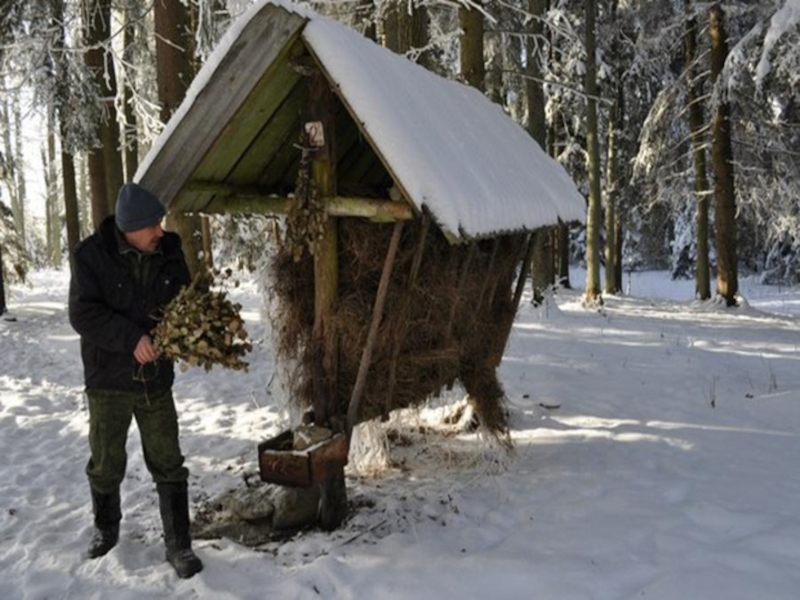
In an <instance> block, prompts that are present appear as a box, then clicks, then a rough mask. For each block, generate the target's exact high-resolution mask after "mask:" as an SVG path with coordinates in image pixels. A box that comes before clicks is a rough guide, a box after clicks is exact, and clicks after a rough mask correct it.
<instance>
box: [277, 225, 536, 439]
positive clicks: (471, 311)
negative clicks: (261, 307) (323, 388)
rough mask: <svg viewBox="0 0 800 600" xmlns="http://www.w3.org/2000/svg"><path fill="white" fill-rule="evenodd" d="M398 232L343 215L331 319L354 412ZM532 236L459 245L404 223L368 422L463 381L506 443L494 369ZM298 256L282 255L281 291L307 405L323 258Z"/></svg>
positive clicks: (280, 325) (281, 319)
mask: <svg viewBox="0 0 800 600" xmlns="http://www.w3.org/2000/svg"><path fill="white" fill-rule="evenodd" d="M392 228H393V226H392V225H377V224H374V223H368V222H365V221H362V220H358V219H339V257H338V258H339V286H338V297H337V301H336V304H335V306H334V313H333V316H332V322H333V324H334V326H335V328H336V332H337V335H338V340H339V355H338V361H339V362H338V367H339V371H338V379H337V381H336V402H337V413H338V414H342V415H343V414H345V413H346V412H347V404H348V402H349V400H350V397H351V395H352V392H353V387H354V385H355V381H356V376H357V373H358V368H359V363H360V361H361V357H362V349H363V348H364V345H365V342H366V339H367V332H368V330H369V325H370V320H371V318H372V312H373V307H374V304H375V297H376V293H377V289H378V284H379V281H380V276H381V271H382V268H383V264H384V260H385V256H386V251H387V248H388V247H389V241H390V237H391V235H392ZM525 239H526V238H525V236H524V235H523V234H513V235H505V236H500V237H497V238H493V239H487V240H482V241H478V242H472V243H471V244H461V245H450V244H449V243H448V242H447V240H446V239H445V238H444V236H443V235H442V233H441V232H440V231H439V229H438V228H437V227H433V226H432V227H425V225H424V220H422V219H418V220H416V221H414V222H413V223H408V224H406V226H405V228H404V231H403V235H402V238H401V240H400V246H399V249H398V253H397V257H396V260H395V264H394V268H393V271H392V275H391V280H390V283H389V289H388V295H387V298H386V305H385V308H384V313H383V319H382V321H381V324H380V328H379V330H378V334H379V335H378V338H377V343H376V345H375V348H374V350H373V354H372V362H371V364H370V368H369V374H368V378H367V381H366V386H365V389H364V392H363V397H362V400H361V403H360V406H359V414H358V419H357V421H358V422H363V421H366V420H369V419H372V418H375V417H378V416H384V417H385V416H387V415H388V413H389V412H390V411H392V410H395V409H398V408H406V407H410V406H416V405H419V404H420V403H422V402H424V401H425V399H426V398H428V397H429V396H431V395H437V394H438V393H439V392H440V391H441V390H442V388H450V387H451V386H452V385H453V384H454V382H455V381H456V380H458V381H460V382H461V384H462V385H463V387H464V389H465V390H466V392H467V393H468V394H469V396H470V400H471V402H472V403H473V405H474V407H475V412H476V414H477V415H478V417H479V418H480V420H481V422H482V424H483V425H485V426H486V427H487V428H488V430H489V431H490V432H491V433H493V434H495V435H496V436H498V437H499V438H504V439H507V422H506V416H505V411H504V410H503V403H504V397H505V394H504V391H503V388H502V386H501V385H500V382H499V381H498V380H497V377H496V373H495V369H496V367H497V366H498V365H499V364H500V359H501V358H502V355H503V350H504V348H505V345H506V341H507V339H508V334H509V331H510V327H509V325H510V323H511V321H512V320H513V317H514V311H515V309H516V306H515V305H514V302H513V290H512V287H513V283H514V281H515V270H516V267H517V265H518V264H519V262H520V260H521V258H522V254H523V252H524V247H525ZM420 248H421V250H420ZM296 257H297V254H296V253H295V252H293V251H292V250H291V249H290V248H286V247H284V248H283V249H280V250H279V251H278V253H277V254H276V255H275V258H274V259H273V262H272V265H271V270H272V282H273V283H272V292H273V294H274V295H275V296H276V298H277V300H278V308H277V315H276V318H275V320H274V323H275V325H276V331H277V336H278V340H277V342H278V355H279V359H281V360H282V362H283V363H284V366H286V367H289V368H290V369H291V370H290V373H289V378H288V380H289V382H290V385H291V387H292V390H291V392H292V398H293V399H294V400H295V401H297V402H298V403H299V404H300V408H303V407H306V406H310V405H311V404H312V401H313V398H314V393H313V379H314V378H313V374H314V361H315V356H317V353H318V352H320V351H321V349H320V348H318V347H316V346H315V339H314V337H313V336H312V330H313V325H314V266H313V258H312V257H311V256H309V254H308V253H307V252H306V253H305V254H304V255H303V256H302V258H301V259H300V260H299V261H298V260H296ZM415 259H416V262H417V263H418V267H417V268H416V269H415ZM415 270H416V277H415V278H414V271H415ZM412 278H413V279H414V280H413V281H412Z"/></svg>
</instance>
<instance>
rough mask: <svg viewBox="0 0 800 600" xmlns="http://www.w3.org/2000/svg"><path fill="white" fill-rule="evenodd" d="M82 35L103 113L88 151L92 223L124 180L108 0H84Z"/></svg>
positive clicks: (105, 210) (102, 214) (108, 211)
mask: <svg viewBox="0 0 800 600" xmlns="http://www.w3.org/2000/svg"><path fill="white" fill-rule="evenodd" d="M83 8H84V19H83V36H84V44H85V46H86V48H88V49H87V51H86V53H85V54H84V60H85V62H86V66H87V67H88V68H89V70H90V71H91V72H92V73H93V75H94V81H95V85H96V87H97V90H98V94H99V95H100V102H101V103H102V105H103V117H102V119H101V122H100V123H99V124H98V126H97V137H98V140H99V142H100V147H99V148H93V149H92V150H90V152H89V174H90V177H89V185H90V187H91V190H92V192H91V193H92V221H93V222H94V225H95V227H97V226H98V225H99V224H100V222H101V221H102V220H103V219H104V218H105V217H106V216H107V215H109V214H111V213H112V212H113V211H114V203H115V201H116V198H117V192H118V191H119V188H120V187H121V186H122V183H123V176H122V156H121V153H120V137H119V125H118V124H117V109H116V107H115V106H114V100H115V98H116V96H117V81H116V76H115V74H114V61H113V58H112V55H111V52H107V51H106V50H107V46H108V45H109V44H111V0H83Z"/></svg>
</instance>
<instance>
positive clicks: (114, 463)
mask: <svg viewBox="0 0 800 600" xmlns="http://www.w3.org/2000/svg"><path fill="white" fill-rule="evenodd" d="M164 213H165V211H164V207H163V205H162V204H161V202H160V201H159V200H158V198H156V197H155V196H154V195H153V194H151V193H150V192H148V191H147V190H145V189H144V188H142V187H140V186H138V185H136V184H133V183H130V184H127V185H124V186H123V187H122V188H121V189H120V192H119V196H118V198H117V204H116V210H115V214H114V215H112V216H110V217H108V218H106V219H105V220H104V221H103V222H102V223H101V225H100V227H99V228H98V230H97V232H95V233H94V234H93V235H92V236H90V237H88V238H87V239H86V240H84V241H83V242H81V243H80V244H78V245H77V246H76V247H75V250H74V252H73V255H72V261H71V267H72V279H71V281H70V290H69V319H70V323H71V324H72V326H73V327H74V329H75V330H76V331H77V332H78V333H79V334H80V336H81V357H82V358H83V367H84V379H85V382H86V396H87V399H88V405H89V447H90V450H91V458H90V459H89V463H88V464H87V466H86V474H87V475H88V477H89V485H90V488H91V494H92V507H93V509H94V530H93V534H92V539H91V542H90V544H89V549H88V552H87V554H88V557H89V558H97V557H99V556H103V555H105V554H107V553H108V552H109V551H110V550H111V549H112V548H113V547H114V546H115V545H116V543H117V540H118V539H119V522H120V519H121V518H122V515H121V511H120V495H119V486H120V484H121V483H122V480H123V478H124V477H125V465H126V461H127V455H126V453H125V442H126V440H127V437H128V428H129V427H130V423H131V419H132V417H136V423H137V425H138V427H139V433H140V436H141V440H142V450H143V452H144V460H145V464H146V465H147V468H148V470H149V471H150V474H151V476H152V477H153V480H154V481H155V483H156V489H157V490H158V497H159V508H160V512H161V519H162V522H163V525H164V541H165V544H166V549H167V550H166V559H167V561H169V563H170V564H171V565H172V567H173V568H174V569H175V571H176V573H177V574H178V575H179V576H180V577H182V578H188V577H191V576H192V575H194V574H195V573H198V572H199V571H201V570H202V568H203V564H202V562H200V559H199V558H197V556H196V555H195V554H194V552H193V551H192V545H191V538H190V536H189V503H188V494H187V483H186V481H187V478H188V475H189V471H188V469H186V467H184V466H183V462H184V458H183V455H182V454H181V450H180V445H179V442H178V418H177V414H176V412H175V403H174V401H173V397H172V383H173V381H174V379H175V373H174V369H173V365H172V362H171V361H169V360H166V359H162V358H160V357H159V356H158V352H157V351H156V350H155V348H154V347H153V340H152V339H151V338H150V335H149V332H150V331H151V330H152V329H153V327H154V326H155V324H156V320H155V319H156V317H157V316H158V314H159V310H160V309H161V308H163V307H164V305H166V304H167V303H168V302H169V301H170V300H171V299H172V298H174V297H175V296H176V295H177V294H178V291H179V290H180V288H181V287H182V286H184V285H187V284H188V283H189V270H188V268H187V266H186V261H185V260H184V257H183V252H182V251H181V243H180V237H179V236H178V235H177V234H175V233H170V232H164V231H163V230H162V229H161V220H162V219H163V217H164Z"/></svg>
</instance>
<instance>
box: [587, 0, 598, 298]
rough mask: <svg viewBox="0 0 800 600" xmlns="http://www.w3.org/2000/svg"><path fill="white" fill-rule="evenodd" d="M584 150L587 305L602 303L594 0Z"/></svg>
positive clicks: (589, 8) (590, 10) (589, 4)
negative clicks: (587, 205) (586, 172)
mask: <svg viewBox="0 0 800 600" xmlns="http://www.w3.org/2000/svg"><path fill="white" fill-rule="evenodd" d="M585 6H586V83H585V88H586V145H587V148H586V153H587V161H588V164H587V170H588V172H589V208H588V213H587V216H586V292H585V296H584V301H585V302H586V303H587V304H590V305H591V304H595V303H597V302H600V303H602V298H601V296H600V222H601V214H600V213H601V210H600V205H601V202H602V198H601V194H600V142H599V139H598V124H597V100H596V98H597V66H596V64H595V53H596V41H595V18H596V13H597V9H596V6H595V0H586V4H585Z"/></svg>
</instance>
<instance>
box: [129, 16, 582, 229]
mask: <svg viewBox="0 0 800 600" xmlns="http://www.w3.org/2000/svg"><path fill="white" fill-rule="evenodd" d="M309 69H321V70H322V72H323V73H324V74H325V75H326V77H327V78H328V80H329V82H330V83H331V86H332V88H333V89H334V91H335V92H336V95H337V97H338V101H337V102H336V106H335V113H336V156H337V178H338V187H339V195H340V196H348V197H379V198H384V199H388V198H389V189H390V188H395V189H396V190H398V191H399V198H398V197H397V196H398V195H397V194H393V196H395V197H394V199H396V200H399V201H400V203H402V206H404V207H405V210H406V212H408V209H410V210H411V211H413V212H418V211H420V210H421V209H422V207H423V206H427V207H428V208H429V209H430V210H431V212H432V213H433V215H434V217H435V219H436V220H437V222H438V223H439V225H440V227H442V229H443V230H444V232H445V233H446V234H447V235H448V237H449V238H450V239H451V240H453V241H455V240H457V239H463V238H466V237H482V236H487V235H491V234H493V233H500V232H504V231H512V230H518V229H533V228H536V227H540V226H543V225H549V224H554V223H556V222H557V220H558V219H562V220H565V221H571V220H582V219H583V215H584V212H585V202H584V199H583V197H582V196H581V195H580V194H579V193H578V191H577V189H576V188H575V186H574V184H573V183H572V181H571V180H570V178H569V176H568V175H567V173H566V172H565V171H564V169H563V168H562V167H561V166H560V165H559V164H558V163H557V162H555V161H553V160H552V159H550V158H549V157H548V156H546V155H545V153H544V152H543V151H542V150H541V148H540V147H539V146H538V144H536V143H535V142H534V141H533V140H532V139H531V138H530V137H529V136H528V135H527V133H526V132H525V131H524V130H523V129H522V128H521V127H519V126H518V125H517V124H516V123H514V122H513V121H512V120H511V119H510V118H509V117H507V116H506V115H505V114H504V113H502V111H501V110H500V109H499V108H498V107H497V106H495V105H493V104H492V103H491V102H489V101H488V100H487V99H486V98H485V97H484V96H483V95H482V94H480V93H479V92H477V91H476V90H473V89H472V88H468V87H467V86H464V85H462V84H459V83H455V82H452V81H447V80H445V79H443V78H441V77H438V76H436V75H434V74H432V73H430V72H428V71H426V70H425V69H423V68H422V67H419V66H417V65H415V64H413V63H411V62H410V61H408V60H406V59H404V58H402V57H399V56H397V55H394V54H393V53H391V52H389V51H387V50H385V49H384V48H381V47H380V46H378V45H376V44H374V43H373V42H371V41H369V40H367V39H365V38H363V37H361V36H359V35H358V34H357V33H356V32H353V31H351V30H349V29H347V28H345V27H344V26H342V25H340V24H338V23H336V22H334V21H331V20H329V19H326V18H323V17H319V16H318V15H315V14H314V13H312V12H310V11H307V10H300V9H297V8H295V7H294V6H292V5H290V4H288V3H286V2H280V1H274V2H266V1H264V0H262V2H261V3H260V4H258V5H256V6H254V7H252V8H251V9H250V10H249V11H248V13H247V14H246V15H245V16H243V18H242V19H240V20H239V21H237V23H235V24H234V26H233V27H232V28H231V31H229V32H228V33H227V34H226V36H225V38H223V40H222V42H221V43H220V47H219V48H218V49H217V50H216V51H215V53H214V55H212V57H210V59H209V61H207V63H206V65H204V67H203V69H202V70H201V72H200V73H199V74H198V76H197V78H196V80H195V81H194V82H193V84H192V86H191V88H190V90H189V92H188V93H187V98H186V100H185V101H184V103H183V104H182V105H181V107H180V108H179V110H178V111H177V112H176V114H175V115H174V116H173V118H172V119H171V120H170V122H169V123H168V124H167V127H166V128H165V130H164V132H163V133H162V134H161V136H160V137H159V139H158V140H157V141H156V144H155V145H154V147H153V148H152V149H151V151H150V153H149V154H148V155H147V157H146V158H145V160H144V161H143V162H142V165H141V166H140V168H139V171H138V172H137V174H136V177H135V179H136V180H137V181H138V182H139V183H141V184H142V185H143V186H144V187H146V188H148V189H150V190H151V191H153V192H154V193H155V194H156V195H157V196H158V197H159V198H161V199H162V201H163V202H164V203H165V204H166V205H167V206H168V207H170V208H171V209H177V210H179V211H184V212H219V211H231V212H235V211H247V210H248V208H247V207H244V208H243V205H244V204H246V203H249V204H248V206H249V207H250V208H251V209H252V207H253V205H254V204H253V203H259V202H261V203H264V205H266V204H269V203H270V202H272V201H270V200H268V197H269V196H275V197H277V198H283V199H284V200H282V201H275V202H278V203H280V202H283V203H284V205H285V203H286V200H285V199H286V198H287V196H289V195H290V194H291V193H292V192H293V190H294V187H295V180H296V175H297V168H298V163H299V158H300V150H299V149H298V148H297V147H296V143H297V141H298V138H299V133H300V131H301V128H302V125H303V110H304V106H305V104H306V102H307V100H308V86H307V84H306V81H307V79H308V78H307V77H305V76H304V73H307V72H308V70H309ZM498 132H500V133H498ZM384 204H387V203H384Z"/></svg>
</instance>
